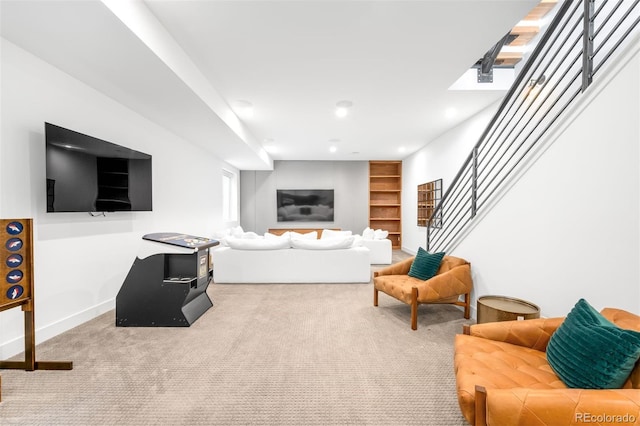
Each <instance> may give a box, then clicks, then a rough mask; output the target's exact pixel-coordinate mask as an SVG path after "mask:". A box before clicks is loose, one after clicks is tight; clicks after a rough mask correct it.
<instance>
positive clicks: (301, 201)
mask: <svg viewBox="0 0 640 426" xmlns="http://www.w3.org/2000/svg"><path fill="white" fill-rule="evenodd" d="M276 196H277V203H276V204H277V208H278V222H333V189H278V190H276Z"/></svg>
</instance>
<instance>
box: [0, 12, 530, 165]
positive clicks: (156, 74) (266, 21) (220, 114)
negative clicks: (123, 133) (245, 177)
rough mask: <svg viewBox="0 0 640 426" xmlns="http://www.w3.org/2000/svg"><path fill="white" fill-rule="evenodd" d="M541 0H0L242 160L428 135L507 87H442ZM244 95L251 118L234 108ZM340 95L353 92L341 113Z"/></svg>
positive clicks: (184, 132)
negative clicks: (347, 109)
mask: <svg viewBox="0 0 640 426" xmlns="http://www.w3.org/2000/svg"><path fill="white" fill-rule="evenodd" d="M537 3H538V1H536V0H502V1H485V0H469V1H464V0H447V1H430V0H422V1H419V0H415V1H393V0H387V1H380V0H378V1H357V0H351V1H349V0H346V1H332V0H325V1H306V0H297V1H296V0H289V1H271V0H263V1H244V0H235V1H215V0H191V1H185V0H147V1H144V2H142V1H137V0H136V1H130V2H123V1H122V0H104V2H102V1H98V0H85V1H70V0H67V1H57V0H48V1H47V0H30V1H24V0H0V17H1V21H0V23H1V27H0V30H1V35H2V37H4V38H5V39H7V40H8V41H10V42H12V43H15V44H16V45H18V46H20V47H22V48H24V49H25V50H28V51H30V52H32V53H34V54H35V55H37V56H39V57H41V58H42V59H44V60H45V61H47V62H49V63H51V64H52V65H54V66H56V67H58V68H60V69H61V70H63V71H65V72H67V73H69V74H70V75H72V76H74V77H76V78H78V79H79V80H81V81H83V82H85V83H87V84H89V85H91V86H92V87H94V88H96V89H97V90H99V91H101V92H103V93H105V94H107V95H108V96H110V97H112V98H114V99H115V100H117V101H119V102H121V103H122V104H124V105H126V106H128V107H130V108H131V109H133V110H135V111H137V112H139V113H140V114H141V115H143V116H145V117H147V118H149V119H151V120H153V121H155V122H157V123H159V124H161V125H162V126H164V127H166V128H167V129H169V130H171V131H172V132H174V133H176V134H177V135H179V136H181V137H183V138H185V139H187V140H190V141H192V142H194V143H197V144H200V145H202V146H204V147H205V148H207V149H209V150H211V151H212V152H214V153H216V155H218V156H219V157H220V158H222V159H223V160H225V161H228V162H229V163H231V164H233V165H235V166H236V167H238V168H240V169H265V168H270V167H271V165H272V162H271V160H372V159H402V158H403V157H406V156H407V155H409V154H410V153H411V152H414V151H416V150H418V149H419V148H421V147H423V146H424V145H425V144H427V143H428V142H429V141H431V140H433V138H435V137H437V136H438V135H440V134H442V133H443V132H445V131H447V130H448V129H449V128H451V127H453V126H455V125H456V124H458V123H460V122H461V121H463V120H465V119H466V118H468V117H470V116H472V115H473V114H475V113H476V112H478V111H479V110H481V109H483V108H485V107H487V106H488V105H491V104H493V103H494V102H495V101H496V100H498V99H499V98H500V97H501V96H502V95H504V93H505V92H504V91H500V90H495V91H494V90H482V91H450V90H448V88H449V87H450V86H451V85H452V84H453V83H454V82H455V81H456V80H457V79H458V77H460V76H461V75H462V74H463V73H464V72H465V71H466V70H467V69H469V67H470V66H471V65H472V64H474V63H475V62H476V61H477V60H478V59H479V58H480V57H481V56H482V55H483V54H484V53H485V52H486V51H487V50H488V49H489V48H491V46H492V45H493V44H495V42H497V41H498V40H499V39H500V38H501V37H502V36H503V35H504V34H506V33H507V32H508V31H509V30H510V29H511V28H512V27H513V26H514V25H515V24H516V23H517V22H518V21H519V20H520V19H522V18H523V17H524V16H525V15H526V14H527V12H528V11H529V10H530V9H531V8H533V7H534V6H535V5H536V4H537ZM238 100H246V101H249V102H251V103H252V104H253V106H254V115H253V117H250V118H245V117H242V116H241V115H239V114H238V117H239V118H240V120H239V121H238V117H236V116H235V115H233V114H232V112H231V109H233V108H234V107H235V105H236V102H237V101H238ZM341 100H350V101H352V102H353V107H352V108H351V109H350V114H349V115H348V116H347V117H346V118H343V119H339V118H337V117H336V116H335V115H334V109H335V105H336V103H337V102H338V101H341ZM450 108H455V110H456V111H457V114H456V115H455V116H454V117H453V118H450V117H447V114H446V112H447V110H449V109H450ZM332 139H339V140H340V141H339V142H336V143H334V144H335V145H336V147H337V151H336V152H335V153H330V152H329V146H330V145H332V143H330V142H329V140H332ZM265 141H267V142H265ZM267 145H269V148H270V146H274V147H277V149H278V151H277V152H274V153H272V154H270V157H269V156H267V155H266V153H265V152H264V150H263V149H262V148H263V147H267ZM400 147H404V148H405V152H404V153H401V152H399V150H398V148H400Z"/></svg>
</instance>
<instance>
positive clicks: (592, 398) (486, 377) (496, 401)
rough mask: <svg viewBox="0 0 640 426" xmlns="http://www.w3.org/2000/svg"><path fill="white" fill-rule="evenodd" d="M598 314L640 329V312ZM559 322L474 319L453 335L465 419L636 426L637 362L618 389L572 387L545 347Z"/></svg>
mask: <svg viewBox="0 0 640 426" xmlns="http://www.w3.org/2000/svg"><path fill="white" fill-rule="evenodd" d="M601 314H602V315H603V316H604V317H605V318H607V319H608V320H609V321H611V322H613V323H614V324H616V325H618V327H620V328H626V329H631V330H636V331H640V317H639V316H636V315H634V314H631V313H629V312H626V311H623V310H620V309H613V308H605V309H603V310H602V311H601ZM563 320H564V318H547V319H542V318H540V319H532V320H525V321H504V322H495V323H486V324H476V325H471V326H466V327H465V334H460V335H457V336H456V338H455V355H454V368H455V374H456V385H457V392H458V402H459V404H460V409H461V411H462V414H463V415H464V417H465V418H466V419H467V421H468V422H469V424H471V425H498V426H509V425H523V426H525V425H526V426H541V425H548V426H556V425H584V424H587V423H592V424H599V425H604V424H635V425H638V424H640V362H638V363H636V365H635V368H634V369H633V371H632V373H631V375H630V376H629V379H627V381H626V383H625V384H624V386H623V388H622V389H603V390H600V389H569V388H567V387H566V386H565V384H564V383H563V382H562V381H561V380H560V378H558V376H556V374H555V373H554V371H553V370H552V368H551V366H550V365H549V363H548V362H547V358H546V353H545V352H546V348H547V344H548V343H549V339H550V338H551V335H552V334H553V333H554V331H555V330H556V329H557V328H558V327H559V326H560V324H561V323H562V322H563ZM625 416H626V417H625Z"/></svg>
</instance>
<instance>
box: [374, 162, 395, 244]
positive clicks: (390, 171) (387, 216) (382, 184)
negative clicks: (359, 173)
mask: <svg viewBox="0 0 640 426" xmlns="http://www.w3.org/2000/svg"><path fill="white" fill-rule="evenodd" d="M401 204H402V161H370V162H369V227H370V228H373V229H383V230H385V231H388V232H389V237H388V238H389V239H390V240H391V245H392V247H393V248H394V249H400V248H401V247H402V220H401V218H402V206H401Z"/></svg>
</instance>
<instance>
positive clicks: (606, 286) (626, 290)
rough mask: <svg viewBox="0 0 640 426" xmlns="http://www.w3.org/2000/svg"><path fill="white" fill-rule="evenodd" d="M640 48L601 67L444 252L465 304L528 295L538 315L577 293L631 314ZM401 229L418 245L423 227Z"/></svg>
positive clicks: (636, 297)
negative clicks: (463, 274) (467, 269)
mask: <svg viewBox="0 0 640 426" xmlns="http://www.w3.org/2000/svg"><path fill="white" fill-rule="evenodd" d="M639 51H640V43H636V45H635V47H633V48H632V50H631V52H630V53H628V54H626V55H623V56H622V57H620V58H619V59H617V60H616V61H614V62H613V63H612V64H611V66H610V67H609V69H608V70H606V71H604V70H603V71H601V72H600V75H599V76H598V78H597V79H596V84H594V85H593V86H592V87H591V88H590V89H589V91H588V92H587V93H586V94H585V95H584V96H583V97H582V98H581V99H582V101H581V102H580V103H579V104H576V105H574V107H573V109H572V110H571V111H569V113H568V114H567V115H566V116H565V117H564V119H563V120H562V126H561V127H560V128H559V129H558V130H557V131H555V132H554V133H552V134H551V135H550V136H549V137H548V138H547V140H546V141H542V142H541V144H542V145H543V147H544V148H545V149H544V150H541V151H540V153H539V156H538V159H537V161H535V162H533V163H531V164H530V165H529V168H528V170H527V171H526V172H525V173H523V174H522V175H521V176H520V178H519V179H517V180H516V181H515V182H513V184H512V186H511V187H510V188H509V189H508V191H506V192H505V193H504V194H503V195H502V197H501V198H500V199H499V200H498V201H497V202H496V203H495V204H494V205H493V206H492V207H491V208H487V209H485V210H487V211H485V212H483V213H482V214H480V217H479V218H478V219H479V220H477V225H476V226H475V227H474V228H473V229H472V230H471V232H470V233H469V235H468V236H467V237H466V238H465V239H464V240H463V241H462V242H461V244H460V245H459V246H457V247H455V249H454V250H453V253H452V254H454V255H457V256H460V257H463V258H466V259H468V260H469V261H470V262H471V264H472V272H473V278H474V292H473V294H472V296H473V298H472V301H473V305H472V306H474V308H475V301H476V299H477V296H480V295H485V294H499V295H509V296H514V297H519V298H523V299H526V300H530V301H532V302H534V303H536V304H538V305H539V306H540V308H541V311H542V312H541V313H542V315H543V316H547V317H552V316H562V315H566V314H567V313H568V311H569V310H570V309H571V307H572V306H573V305H574V304H575V302H576V301H577V300H578V299H579V298H585V299H586V300H587V301H589V302H590V303H591V304H592V305H594V306H595V307H596V308H597V309H601V308H603V307H606V306H612V307H619V308H622V309H627V310H629V311H632V312H635V313H640V223H639V218H640V149H639V145H640V126H639V124H638V122H639V120H638V117H640V54H639V53H638V52H639ZM453 142H455V140H453V141H452V143H453ZM458 143H460V144H462V142H461V141H458ZM439 155H440V157H437V158H442V156H443V155H444V154H443V153H441V152H439ZM416 161H418V158H411V161H407V160H405V164H406V167H409V166H410V165H413V169H414V170H415V168H416V167H417V165H416V164H415V162H416ZM429 161H430V162H431V161H432V159H430V160H429ZM411 173H412V172H411V171H408V172H407V173H406V174H407V175H410V174H411ZM424 177H425V179H430V178H432V177H437V176H432V175H428V176H424ZM413 183H415V182H411V184H413ZM445 189H446V184H445ZM411 208H413V207H411ZM408 234H412V237H413V238H417V239H418V240H420V242H422V243H423V244H424V238H423V235H424V232H420V233H418V232H417V231H415V230H413V229H409V230H408V231H407V232H406V234H405V237H404V238H405V241H411V240H410V239H409V238H408V237H409V235H408Z"/></svg>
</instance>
